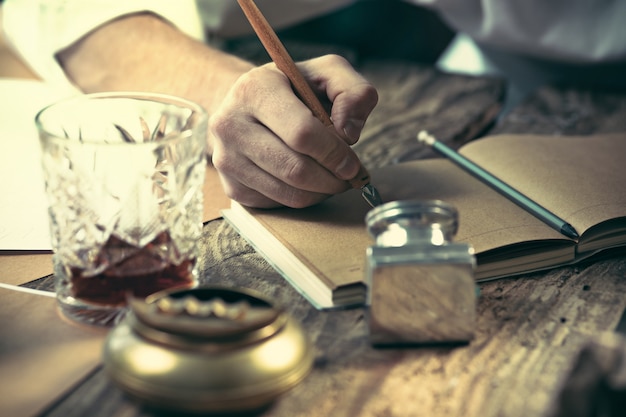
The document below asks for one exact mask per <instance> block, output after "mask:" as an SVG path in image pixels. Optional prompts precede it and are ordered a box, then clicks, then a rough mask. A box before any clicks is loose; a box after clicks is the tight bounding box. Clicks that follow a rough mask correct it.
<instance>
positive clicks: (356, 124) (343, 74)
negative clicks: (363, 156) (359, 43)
mask: <svg viewBox="0 0 626 417" xmlns="http://www.w3.org/2000/svg"><path fill="white" fill-rule="evenodd" d="M299 68H300V70H301V71H302V72H303V73H304V75H305V78H307V79H308V80H309V82H310V83H311V85H312V86H313V88H314V89H315V90H317V91H318V92H319V93H320V94H322V95H324V96H326V97H328V99H329V100H330V101H331V102H332V110H331V119H332V121H333V124H334V125H335V128H336V129H337V131H338V132H339V133H340V134H341V135H342V136H344V137H345V138H346V139H347V140H348V143H349V144H351V145H352V144H354V143H356V142H357V141H358V140H359V137H360V135H361V131H362V130H363V126H364V125H365V121H366V120H367V118H368V116H369V115H370V113H371V112H372V110H373V109H374V107H376V104H377V103H378V93H377V92H376V89H375V88H374V86H373V85H372V84H370V83H369V82H368V81H367V80H366V79H365V78H364V77H363V76H362V75H360V74H359V73H358V72H356V71H355V70H354V68H353V67H352V66H351V65H350V64H349V63H348V61H347V60H346V59H345V58H343V57H340V56H338V55H326V56H323V57H319V58H315V59H311V60H309V61H306V62H303V63H300V64H299Z"/></svg>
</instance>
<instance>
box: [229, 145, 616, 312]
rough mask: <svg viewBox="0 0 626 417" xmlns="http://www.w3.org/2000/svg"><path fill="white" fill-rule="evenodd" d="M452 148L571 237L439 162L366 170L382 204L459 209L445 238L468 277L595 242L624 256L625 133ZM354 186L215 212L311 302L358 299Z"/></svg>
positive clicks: (360, 240) (578, 250)
mask: <svg viewBox="0 0 626 417" xmlns="http://www.w3.org/2000/svg"><path fill="white" fill-rule="evenodd" d="M459 152H460V153H461V154H463V155H465V156H466V157H467V158H468V159H470V160H472V161H474V162H475V163H477V164H478V165H480V166H482V167H483V168H485V169H486V170H487V171H489V172H491V173H492V174H494V175H495V176H497V177H499V178H500V179H502V180H503V181H504V182H506V183H508V184H510V185H511V186H513V187H514V188H516V189H517V190H518V191H520V192H522V193H523V194H525V195H527V196H528V197H530V198H531V199H533V200H535V201H536V202H538V203H539V204H541V205H542V206H544V207H545V208H546V209H548V210H550V211H551V212H553V213H555V214H556V215H558V216H560V217H561V218H563V219H564V220H565V221H567V222H569V223H570V224H571V225H572V226H573V227H574V228H575V229H576V230H577V231H578V233H579V234H580V235H581V237H580V239H579V240H578V241H574V240H572V239H569V238H567V237H565V236H564V235H562V234H561V233H559V232H557V231H556V230H554V229H553V228H551V227H550V226H547V225H546V224H544V223H543V222H542V221H541V220H539V219H537V218H536V217H534V216H533V215H532V214H530V213H527V212H526V211H524V210H523V209H522V208H520V207H519V206H517V205H516V204H514V203H512V202H511V201H509V200H508V199H506V198H505V197H503V196H502V195H500V194H499V193H497V192H496V191H494V190H492V189H491V188H489V187H488V186H487V185H484V184H483V183H481V182H480V181H479V180H477V179H475V178H474V177H472V176H471V175H469V174H467V173H465V172H464V171H463V170H461V169H460V168H459V167H457V166H456V165H454V164H453V163H452V162H450V161H448V160H447V159H429V160H421V161H412V162H407V163H402V164H398V165H393V166H388V167H385V168H382V169H379V170H377V171H372V172H371V175H372V178H373V184H374V185H375V186H376V187H377V188H378V190H379V191H380V193H381V195H382V197H383V199H384V200H385V201H386V202H387V201H393V200H405V199H414V198H417V199H439V200H444V201H446V202H448V203H451V204H453V205H454V206H456V207H457V209H458V210H459V216H460V226H459V231H458V233H457V236H456V237H455V240H456V241H458V242H469V243H470V244H471V245H472V246H473V247H474V249H475V251H476V256H477V269H476V279H477V280H479V281H480V280H487V279H494V278H500V277H505V276H510V275H515V274H521V273H525V272H531V271H536V270H541V269H547V268H551V267H555V266H560V265H566V264H570V263H574V262H577V261H580V260H582V259H586V258H588V257H589V256H591V255H593V254H595V253H597V252H599V251H602V250H604V249H608V248H613V247H618V246H624V253H626V163H624V156H625V155H626V134H611V135H594V136H572V137H565V136H537V135H500V136H491V137H485V138H483V139H480V140H477V141H474V142H471V143H469V144H467V145H465V146H464V147H462V148H461V149H460V150H459ZM368 209H369V207H368V206H367V205H366V204H365V203H364V202H363V200H362V199H361V197H360V195H359V191H358V190H351V191H348V192H346V193H343V194H340V195H337V196H334V197H332V198H330V199H328V200H326V201H325V202H323V203H321V204H319V205H316V206H314V207H310V208H307V209H300V210H295V209H286V208H284V209H276V210H255V209H248V208H244V207H242V206H240V205H238V204H236V203H232V205H231V208H230V209H228V210H225V211H224V212H223V214H224V217H225V218H226V219H227V220H228V221H229V222H230V223H231V224H232V225H233V226H234V227H235V228H236V229H237V230H238V231H239V233H240V234H241V235H242V236H243V237H244V238H246V239H247V240H248V241H249V242H250V243H251V244H252V245H253V246H254V247H255V248H256V249H257V250H258V251H259V252H260V253H261V254H263V255H264V256H265V257H266V259H267V260H268V261H269V262H270V263H271V264H272V265H273V266H274V267H275V268H276V269H277V270H278V271H279V272H281V273H282V274H283V276H284V277H285V278H286V279H287V280H289V282H291V283H292V284H293V285H294V286H295V287H296V288H297V289H299V291H300V292H301V293H302V294H303V295H304V296H305V297H307V298H308V299H309V300H310V301H311V302H312V303H313V304H314V305H315V306H316V307H318V308H333V307H341V306H346V305H354V304H361V303H363V302H364V301H365V294H366V290H367V289H366V286H365V284H364V278H365V271H364V269H365V251H366V248H367V247H368V246H369V245H371V244H372V239H371V237H370V236H369V235H368V233H367V231H366V227H365V223H364V218H365V215H366V213H367V211H368Z"/></svg>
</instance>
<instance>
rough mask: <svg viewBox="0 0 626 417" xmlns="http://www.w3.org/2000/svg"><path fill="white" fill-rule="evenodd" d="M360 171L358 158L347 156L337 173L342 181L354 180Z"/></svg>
mask: <svg viewBox="0 0 626 417" xmlns="http://www.w3.org/2000/svg"><path fill="white" fill-rule="evenodd" d="M358 170H359V162H358V161H357V160H356V158H354V157H351V156H346V157H345V159H344V160H343V161H341V163H340V164H339V166H338V167H337V170H336V171H335V173H336V174H337V176H338V177H339V178H341V179H345V180H349V179H352V178H353V177H354V176H355V175H356V173H357V171H358Z"/></svg>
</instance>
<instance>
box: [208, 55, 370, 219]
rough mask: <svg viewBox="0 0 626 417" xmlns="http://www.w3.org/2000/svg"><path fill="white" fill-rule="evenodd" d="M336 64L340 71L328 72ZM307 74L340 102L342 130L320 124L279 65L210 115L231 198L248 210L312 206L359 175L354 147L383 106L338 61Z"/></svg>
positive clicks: (311, 65) (310, 67) (242, 84)
mask: <svg viewBox="0 0 626 417" xmlns="http://www.w3.org/2000/svg"><path fill="white" fill-rule="evenodd" d="M325 61H326V62H325ZM334 61H338V66H339V67H338V68H334V67H333V68H328V66H329V65H331V64H332V65H335V64H334ZM302 67H303V68H304V71H303V72H305V76H306V77H310V78H309V79H311V80H312V82H313V86H314V89H316V91H318V92H321V93H322V94H323V95H328V97H332V98H333V99H334V101H335V102H334V103H333V110H332V115H333V116H332V117H333V120H334V121H335V126H331V127H326V126H324V125H323V124H322V123H321V122H320V121H319V120H317V119H316V118H315V117H314V116H313V114H312V113H311V111H310V110H309V109H308V108H307V107H306V106H305V105H304V104H303V103H302V102H301V101H300V100H299V99H298V97H297V96H296V95H295V94H294V93H293V91H292V89H291V85H290V83H289V81H288V80H287V78H286V77H285V75H284V74H283V73H282V72H280V71H279V70H277V69H276V68H275V66H273V65H272V64H269V65H265V66H263V67H259V68H256V69H254V70H251V71H250V72H248V73H247V74H244V75H243V76H241V77H240V78H239V80H238V81H237V82H236V84H235V85H234V86H233V87H232V88H231V90H230V91H229V94H228V95H227V97H226V98H225V100H224V101H223V102H222V105H221V107H220V109H219V111H218V112H216V113H215V114H213V115H212V116H211V119H210V135H209V140H210V142H211V145H212V146H211V148H212V149H213V154H212V160H213V164H214V165H215V167H216V168H217V169H218V171H219V173H220V176H221V179H222V183H223V185H224V189H225V191H226V193H227V194H228V195H229V197H230V198H232V199H234V200H237V201H239V202H241V203H242V204H244V205H249V206H254V207H274V206H277V205H285V206H290V207H306V206H309V205H312V204H316V203H318V202H320V201H322V200H324V199H325V198H327V197H328V196H330V195H332V194H336V193H339V192H342V191H345V190H346V189H347V188H348V187H349V186H348V183H347V182H346V181H345V180H349V179H352V178H353V177H354V176H355V175H357V173H358V171H359V168H360V162H359V160H358V158H357V156H356V154H355V153H354V152H353V151H352V149H351V148H350V146H349V143H352V142H353V141H355V140H356V139H358V136H359V134H360V131H361V129H362V126H363V124H364V120H365V119H366V118H367V116H368V115H369V113H370V112H371V110H372V108H373V107H374V105H375V104H376V100H377V96H376V92H375V90H374V89H373V87H372V86H371V85H370V84H368V83H367V82H366V81H365V80H364V79H363V78H362V77H361V76H359V75H358V74H356V72H354V70H350V68H349V65H348V64H347V62H345V61H342V60H341V59H339V58H338V57H337V58H333V57H330V58H327V59H326V60H324V59H319V60H311V61H307V62H305V63H302ZM331 78H333V80H332V81H331ZM335 78H336V80H335Z"/></svg>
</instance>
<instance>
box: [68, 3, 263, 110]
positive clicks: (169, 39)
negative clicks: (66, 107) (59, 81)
mask: <svg viewBox="0 0 626 417" xmlns="http://www.w3.org/2000/svg"><path fill="white" fill-rule="evenodd" d="M57 58H58V60H59V62H60V64H61V66H62V67H63V69H64V71H65V73H66V74H67V76H68V78H70V79H71V80H72V81H73V82H74V83H75V84H76V85H77V86H78V87H79V88H80V89H81V90H83V91H85V92H98V91H113V90H116V91H120V90H128V91H150V92H159V93H166V94H173V95H177V96H180V97H184V98H187V99H189V100H193V101H195V102H198V103H200V104H201V105H203V106H204V107H205V108H206V109H207V111H208V112H209V113H210V114H211V113H213V112H214V111H215V110H216V109H217V107H218V106H219V104H220V103H221V101H222V99H223V98H224V96H225V95H226V93H227V91H228V90H229V88H230V86H231V85H232V84H233V83H234V81H235V80H236V79H237V78H238V77H239V76H240V75H241V74H243V73H244V72H246V71H248V70H249V69H250V68H252V65H251V64H250V63H247V62H245V61H243V60H240V59H238V58H236V57H233V56H231V55H228V54H225V53H223V52H221V51H219V50H216V49H213V48H210V47H208V46H206V45H205V44H203V43H202V42H200V41H197V40H195V39H192V38H190V37H188V36H186V35H185V34H183V33H182V32H180V31H179V30H178V29H176V28H175V27H173V26H172V25H170V24H169V23H168V22H166V21H164V20H162V19H161V18H159V17H158V16H156V15H153V14H149V13H142V14H135V15H129V16H124V17H122V18H119V19H116V20H114V21H111V22H109V23H107V24H106V25H104V26H102V27H100V28H98V29H96V30H94V31H93V32H91V33H90V34H88V35H87V36H85V37H83V38H82V39H81V40H79V41H77V42H76V43H75V44H73V45H72V46H70V47H69V48H67V49H65V50H63V51H61V52H60V53H59V54H58V55H57Z"/></svg>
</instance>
